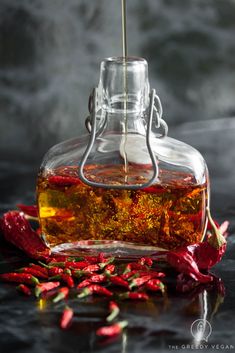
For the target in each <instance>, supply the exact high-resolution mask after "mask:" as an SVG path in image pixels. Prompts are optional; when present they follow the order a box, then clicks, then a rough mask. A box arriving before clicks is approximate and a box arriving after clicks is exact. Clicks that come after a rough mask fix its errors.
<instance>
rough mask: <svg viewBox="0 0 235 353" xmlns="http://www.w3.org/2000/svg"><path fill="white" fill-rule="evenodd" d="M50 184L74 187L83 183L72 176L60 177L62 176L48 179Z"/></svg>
mask: <svg viewBox="0 0 235 353" xmlns="http://www.w3.org/2000/svg"><path fill="white" fill-rule="evenodd" d="M48 182H49V183H50V184H53V185H55V186H72V185H78V184H81V183H82V182H81V181H80V179H78V178H75V177H70V176H60V175H53V176H50V177H49V178H48Z"/></svg>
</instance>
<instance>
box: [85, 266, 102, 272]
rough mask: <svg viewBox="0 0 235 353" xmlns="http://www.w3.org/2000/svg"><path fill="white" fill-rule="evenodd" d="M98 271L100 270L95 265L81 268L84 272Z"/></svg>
mask: <svg viewBox="0 0 235 353" xmlns="http://www.w3.org/2000/svg"><path fill="white" fill-rule="evenodd" d="M99 270H100V266H99V265H97V264H94V265H89V266H86V267H84V268H83V271H85V272H97V271H99Z"/></svg>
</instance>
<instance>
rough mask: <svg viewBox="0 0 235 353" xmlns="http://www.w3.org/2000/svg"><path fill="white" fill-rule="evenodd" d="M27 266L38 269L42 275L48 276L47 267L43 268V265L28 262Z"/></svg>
mask: <svg viewBox="0 0 235 353" xmlns="http://www.w3.org/2000/svg"><path fill="white" fill-rule="evenodd" d="M29 266H30V267H32V268H35V270H38V271H40V272H42V273H44V275H45V276H47V277H48V270H47V268H45V267H43V266H40V265H36V264H34V263H31V264H29Z"/></svg>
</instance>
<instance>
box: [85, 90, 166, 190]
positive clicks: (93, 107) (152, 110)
mask: <svg viewBox="0 0 235 353" xmlns="http://www.w3.org/2000/svg"><path fill="white" fill-rule="evenodd" d="M97 97H98V89H97V88H94V89H93V91H92V94H91V95H90V97H89V103H88V109H89V112H90V116H89V117H87V119H86V121H85V126H86V128H87V130H88V132H89V133H90V139H89V143H88V145H87V147H86V150H85V152H84V154H83V156H82V158H81V162H80V168H79V178H80V179H81V181H82V182H83V183H84V184H87V185H89V186H92V187H98V188H104V189H118V190H138V189H143V188H146V187H149V186H151V185H152V184H153V182H155V181H156V179H157V177H158V164H157V159H156V157H155V155H154V153H153V151H152V148H151V143H150V138H151V131H152V125H153V120H154V117H155V119H156V120H155V126H156V128H160V127H162V128H163V132H162V134H161V135H160V136H158V138H163V137H165V136H166V135H167V133H168V126H167V124H166V122H165V121H164V120H163V119H162V112H163V111H162V105H161V101H160V98H159V97H158V96H157V94H156V91H155V89H152V91H151V94H150V105H149V112H148V115H147V118H148V119H147V130H146V145H147V149H148V152H149V155H150V158H151V162H152V166H153V176H152V178H151V179H150V180H149V181H148V182H147V183H142V184H123V185H115V184H105V183H96V182H94V181H91V180H88V179H87V178H86V177H85V175H84V167H85V164H86V162H87V159H88V157H89V154H90V152H91V150H92V147H93V145H94V142H95V139H96V137H98V136H99V135H100V134H101V132H102V131H103V130H104V127H105V125H106V121H104V122H103V123H102V124H101V126H100V127H99V129H98V131H97V132H96V120H97V118H96V115H97V111H98V99H97Z"/></svg>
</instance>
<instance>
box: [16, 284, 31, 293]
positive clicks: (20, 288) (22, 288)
mask: <svg viewBox="0 0 235 353" xmlns="http://www.w3.org/2000/svg"><path fill="white" fill-rule="evenodd" d="M16 289H17V290H18V291H20V292H22V293H24V294H25V295H31V294H32V292H31V289H30V288H29V287H27V286H26V285H25V284H22V283H21V284H20V285H19V286H18V287H16Z"/></svg>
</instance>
